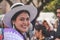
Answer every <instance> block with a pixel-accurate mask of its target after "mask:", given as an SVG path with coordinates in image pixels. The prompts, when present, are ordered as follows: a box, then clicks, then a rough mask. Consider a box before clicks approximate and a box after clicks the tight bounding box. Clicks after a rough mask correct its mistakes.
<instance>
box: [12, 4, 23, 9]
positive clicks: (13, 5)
mask: <svg viewBox="0 0 60 40" xmlns="http://www.w3.org/2000/svg"><path fill="white" fill-rule="evenodd" d="M17 5H19V6H23V5H24V4H23V3H14V4H13V5H12V6H11V9H13V8H14V7H15V6H17Z"/></svg>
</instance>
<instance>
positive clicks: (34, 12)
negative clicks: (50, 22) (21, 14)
mask: <svg viewBox="0 0 60 40" xmlns="http://www.w3.org/2000/svg"><path fill="white" fill-rule="evenodd" d="M20 10H27V11H28V12H29V13H30V21H33V20H34V19H35V17H36V15H37V8H36V7H34V6H33V5H24V6H18V7H16V8H14V9H11V10H10V11H9V12H8V13H6V15H5V16H4V18H3V23H4V24H5V25H6V26H7V27H12V25H11V18H12V16H13V15H14V14H15V13H16V12H18V11H20Z"/></svg>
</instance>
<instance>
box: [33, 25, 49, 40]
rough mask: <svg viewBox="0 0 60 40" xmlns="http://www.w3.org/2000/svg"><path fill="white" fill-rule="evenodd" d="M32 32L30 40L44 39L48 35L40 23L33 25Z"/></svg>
mask: <svg viewBox="0 0 60 40" xmlns="http://www.w3.org/2000/svg"><path fill="white" fill-rule="evenodd" d="M34 33H35V34H34V36H33V37H32V40H46V39H47V37H49V33H48V31H47V30H46V28H45V26H43V25H41V24H38V25H35V28H34Z"/></svg>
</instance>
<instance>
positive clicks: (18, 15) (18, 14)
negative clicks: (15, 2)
mask: <svg viewBox="0 0 60 40" xmlns="http://www.w3.org/2000/svg"><path fill="white" fill-rule="evenodd" d="M32 10H33V11H32ZM36 15H37V9H36V8H35V7H34V6H32V5H24V6H18V7H15V8H13V9H11V10H10V11H9V12H8V13H6V15H5V16H4V18H3V23H4V25H6V26H7V27H10V28H12V27H14V30H16V31H17V32H18V33H19V34H20V35H21V36H23V38H21V39H23V40H26V38H25V35H24V34H25V32H27V31H28V29H29V26H30V22H31V21H32V20H34V18H35V17H36ZM8 30H10V29H8ZM8 32H9V31H7V30H6V31H4V34H6V35H4V37H5V38H4V39H6V40H9V37H10V35H8V34H10V33H11V32H12V33H13V31H12V30H10V33H8ZM7 33H8V34H7ZM7 35H8V36H7ZM7 37H8V38H7ZM21 39H20V40H21ZM10 40H11V39H10ZM15 40H16V39H15Z"/></svg>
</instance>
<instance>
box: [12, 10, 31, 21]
mask: <svg viewBox="0 0 60 40" xmlns="http://www.w3.org/2000/svg"><path fill="white" fill-rule="evenodd" d="M22 12H27V14H28V15H29V16H30V13H29V12H28V11H27V10H21V11H18V12H16V13H15V15H14V16H13V17H12V18H11V21H12V20H16V18H17V16H19V14H21V13H22Z"/></svg>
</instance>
